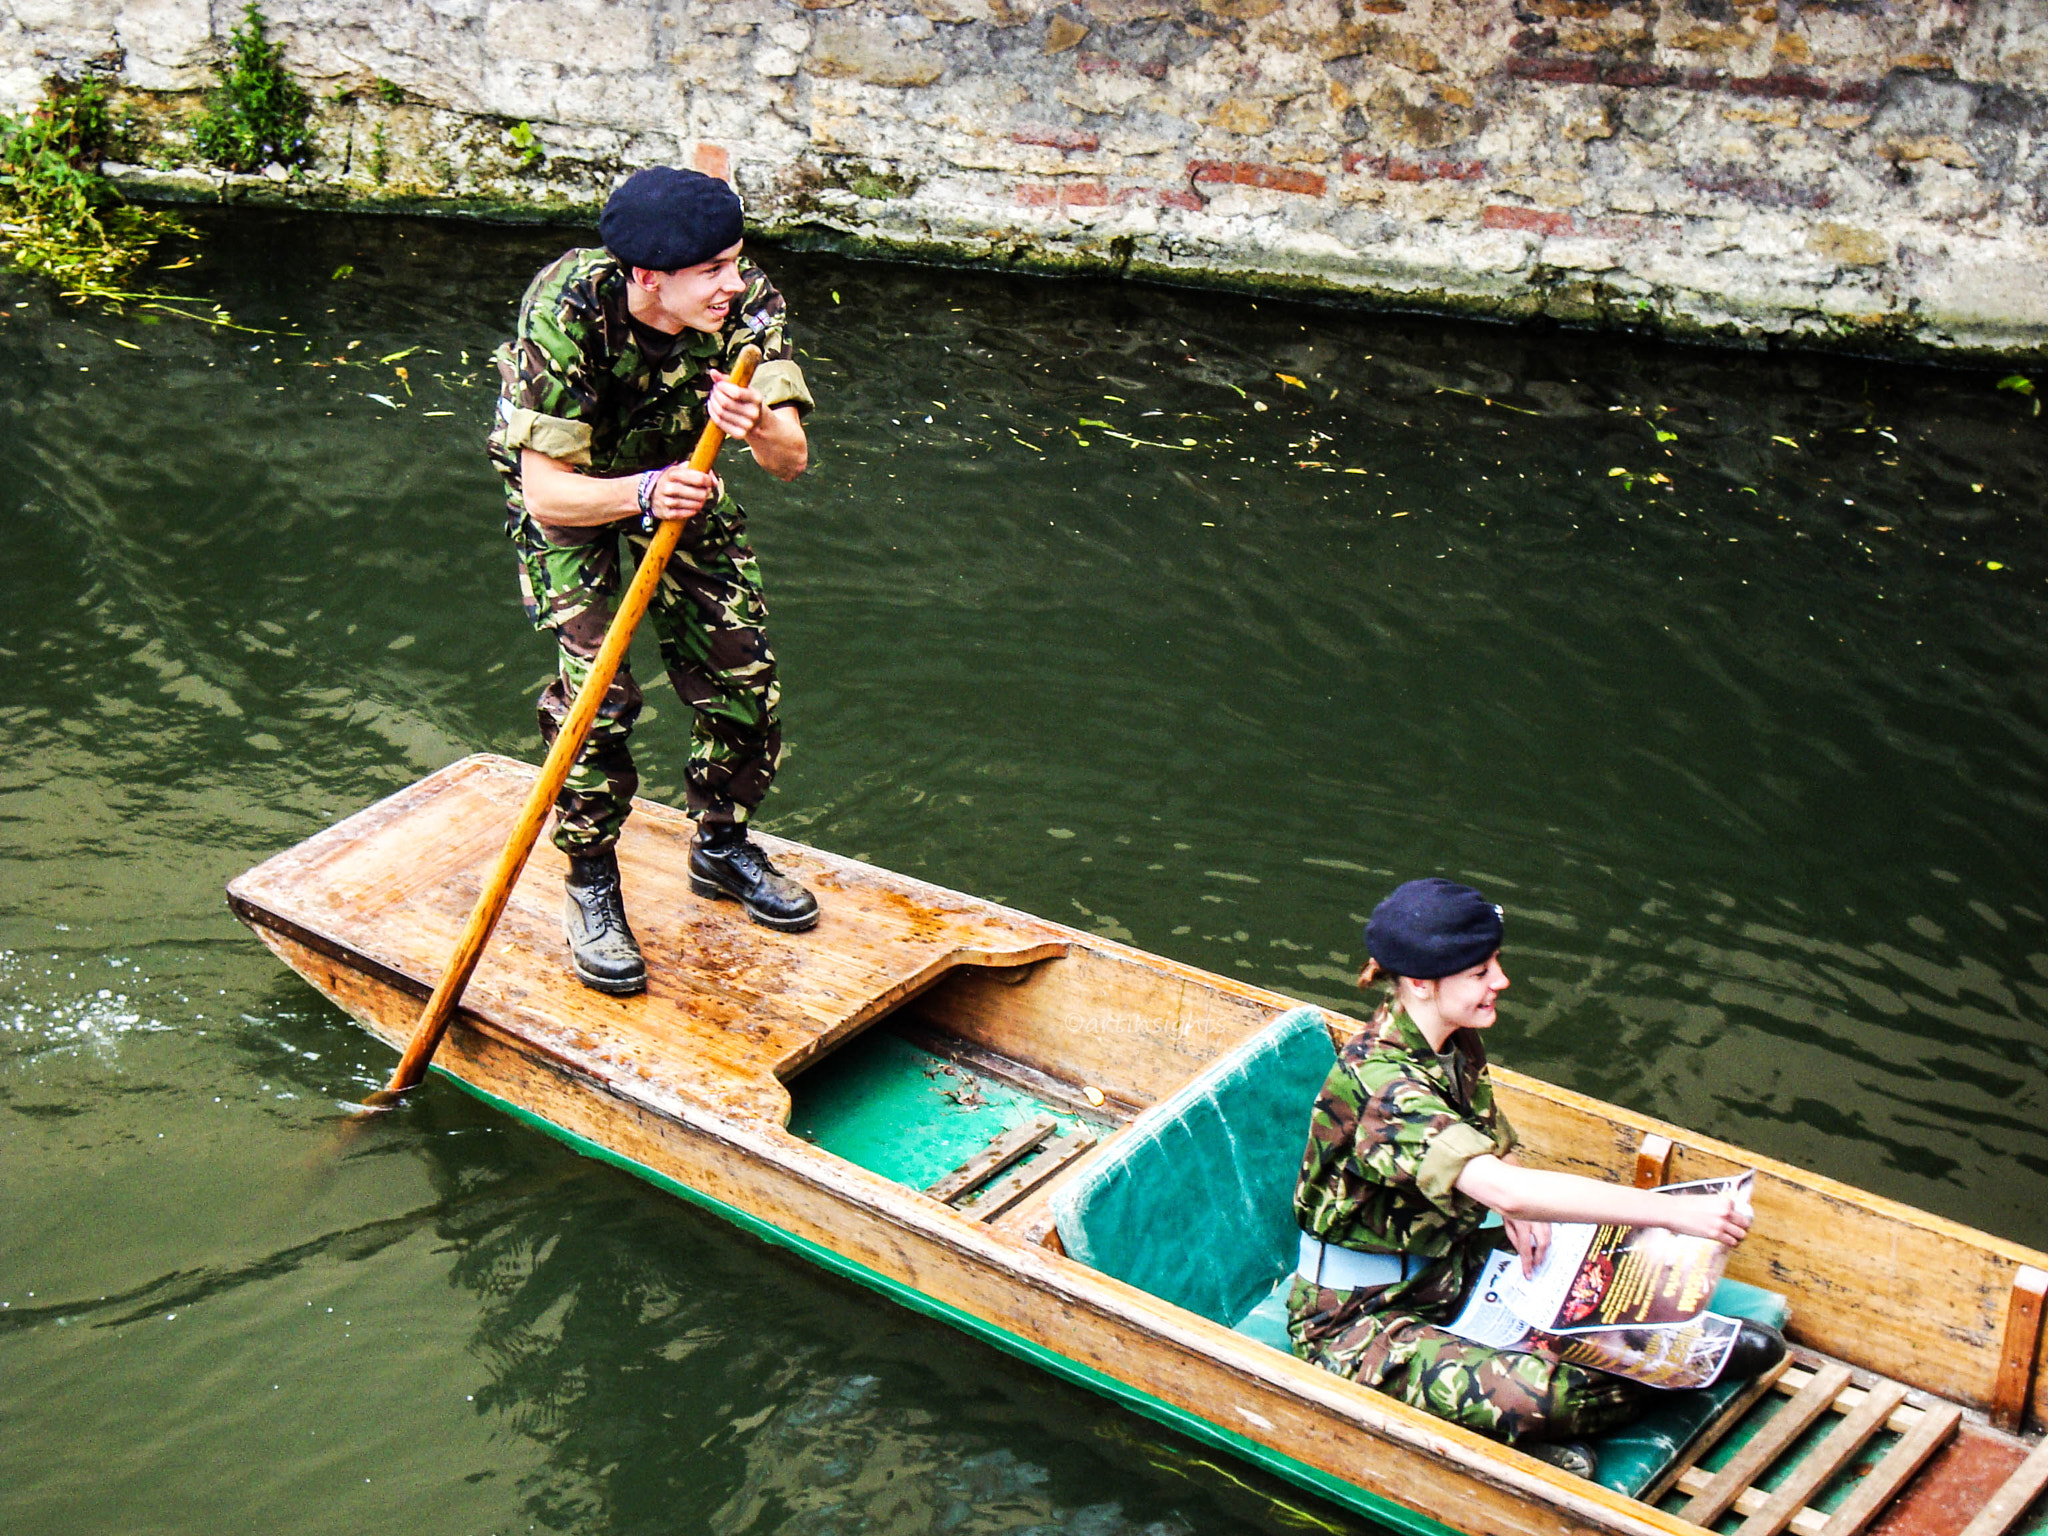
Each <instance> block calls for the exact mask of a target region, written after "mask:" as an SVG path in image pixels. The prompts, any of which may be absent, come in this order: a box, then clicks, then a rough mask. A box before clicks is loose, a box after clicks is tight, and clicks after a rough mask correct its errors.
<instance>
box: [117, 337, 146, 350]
mask: <svg viewBox="0 0 2048 1536" xmlns="http://www.w3.org/2000/svg"><path fill="white" fill-rule="evenodd" d="M114 345H115V346H117V347H126V348H127V349H128V350H129V351H130V352H140V351H141V350H142V348H140V347H138V346H137V345H135V343H134V342H132V341H123V340H122V339H121V338H120V337H118V336H116V337H115V338H114Z"/></svg>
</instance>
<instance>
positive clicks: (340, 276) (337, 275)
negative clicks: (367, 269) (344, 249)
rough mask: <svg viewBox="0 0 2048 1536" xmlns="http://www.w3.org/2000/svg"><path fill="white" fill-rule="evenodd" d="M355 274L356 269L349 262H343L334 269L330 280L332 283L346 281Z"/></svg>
mask: <svg viewBox="0 0 2048 1536" xmlns="http://www.w3.org/2000/svg"><path fill="white" fill-rule="evenodd" d="M355 275H356V269H355V268H354V267H352V266H350V265H349V264H348V263H347V262H343V263H342V264H341V265H340V266H338V267H336V268H335V269H334V276H332V277H330V278H329V279H328V281H329V282H330V283H345V282H347V281H348V280H349V279H350V278H352V277H354V276H355Z"/></svg>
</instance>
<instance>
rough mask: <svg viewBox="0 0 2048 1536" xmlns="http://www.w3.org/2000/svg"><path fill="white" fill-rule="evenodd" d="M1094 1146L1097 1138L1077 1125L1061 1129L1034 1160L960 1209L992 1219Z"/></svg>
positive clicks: (977, 1219) (976, 1218) (976, 1216)
mask: <svg viewBox="0 0 2048 1536" xmlns="http://www.w3.org/2000/svg"><path fill="white" fill-rule="evenodd" d="M1094 1145H1095V1137H1094V1136H1093V1135H1092V1134H1091V1133H1090V1132H1088V1131H1084V1130H1081V1129H1080V1128H1078V1127H1076V1128H1074V1129H1071V1130H1066V1131H1062V1132H1061V1133H1060V1134H1059V1135H1057V1136H1055V1137H1053V1139H1052V1140H1051V1141H1049V1142H1047V1143H1046V1145H1045V1150H1044V1151H1042V1152H1040V1153H1039V1154H1038V1156H1037V1158H1036V1159H1035V1160H1033V1161H1032V1162H1030V1163H1027V1164H1025V1166H1023V1167H1022V1168H1019V1169H1017V1170H1016V1171H1015V1172H1013V1173H1012V1174H1010V1176H1009V1177H1008V1178H1006V1179H1003V1180H1001V1181H999V1182H997V1183H995V1184H991V1185H990V1186H989V1187H988V1188H987V1189H985V1190H983V1191H982V1193H981V1195H980V1196H979V1198H977V1199H976V1200H975V1201H974V1203H973V1204H971V1205H965V1206H963V1207H962V1208H961V1209H962V1211H963V1213H964V1214H966V1215H969V1216H972V1217H973V1218H974V1219H975V1220H976V1221H993V1220H995V1219H996V1217H998V1216H1000V1215H1002V1214H1003V1212H1005V1211H1007V1210H1008V1209H1009V1208H1010V1207H1011V1206H1013V1205H1015V1204H1016V1203H1017V1202H1018V1201H1019V1200H1022V1199H1023V1198H1024V1197H1025V1196H1026V1195H1028V1194H1030V1193H1031V1192H1032V1191H1033V1190H1035V1189H1037V1188H1038V1187H1039V1186H1040V1185H1041V1184H1044V1183H1045V1182H1046V1181H1047V1180H1049V1179H1050V1178H1052V1177H1053V1175H1055V1174H1057V1173H1059V1172H1061V1171H1062V1170H1063V1169H1065V1168H1066V1166H1067V1165H1068V1164H1069V1163H1071V1162H1073V1161H1074V1159H1075V1158H1077V1157H1079V1156H1080V1155H1081V1154H1082V1153H1083V1152H1086V1151H1087V1150H1088V1149H1089V1148H1090V1147H1092V1146H1094Z"/></svg>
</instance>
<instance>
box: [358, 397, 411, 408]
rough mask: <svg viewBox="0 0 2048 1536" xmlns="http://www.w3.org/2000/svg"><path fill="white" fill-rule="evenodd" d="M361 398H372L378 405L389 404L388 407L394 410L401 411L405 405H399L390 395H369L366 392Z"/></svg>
mask: <svg viewBox="0 0 2048 1536" xmlns="http://www.w3.org/2000/svg"><path fill="white" fill-rule="evenodd" d="M363 398H364V399H365V400H374V401H376V402H377V403H378V404H379V405H388V406H390V407H391V409H392V410H394V411H402V410H404V409H405V407H404V406H402V405H400V404H399V403H398V402H397V401H396V400H394V399H392V398H391V397H390V396H389V395H371V394H366V395H364V396H363Z"/></svg>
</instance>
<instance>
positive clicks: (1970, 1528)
mask: <svg viewBox="0 0 2048 1536" xmlns="http://www.w3.org/2000/svg"><path fill="white" fill-rule="evenodd" d="M2044 1490H2048V1440H2043V1441H2042V1442H2041V1443H2040V1444H2039V1445H2037V1446H2035V1447H2034V1451H2033V1454H2032V1455H2030V1456H2029V1457H2027V1459H2026V1460H2025V1461H2023V1462H2021V1463H2020V1465H2019V1469H2018V1470H2017V1471H2016V1472H2014V1473H2013V1475H2012V1476H2011V1477H2009V1478H2007V1479H2006V1481H2005V1483H2004V1485H2003V1486H2002V1487H2001V1488H2000V1489H1999V1490H1998V1492H1996V1493H1994V1494H1993V1495H1992V1496H1991V1498H1990V1499H1989V1501H1988V1502H1986V1504H1985V1505H1984V1508H1983V1509H1982V1510H1980V1511H1979V1512H1978V1514H1977V1518H1976V1519H1974V1520H1972V1521H1971V1522H1970V1523H1969V1524H1968V1525H1967V1526H1965V1527H1963V1536H2005V1532H2006V1531H2008V1530H2010V1529H2011V1528H2012V1526H2013V1524H2014V1523H2015V1522H2016V1521H2017V1520H2018V1519H2019V1518H2020V1516H2021V1515H2023V1514H2025V1513H2026V1512H2027V1508H2028V1506H2029V1505H2031V1504H2032V1503H2033V1502H2034V1500H2036V1499H2038V1498H2039V1497H2040V1496H2041V1494H2042V1492H2043V1491H2044Z"/></svg>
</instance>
